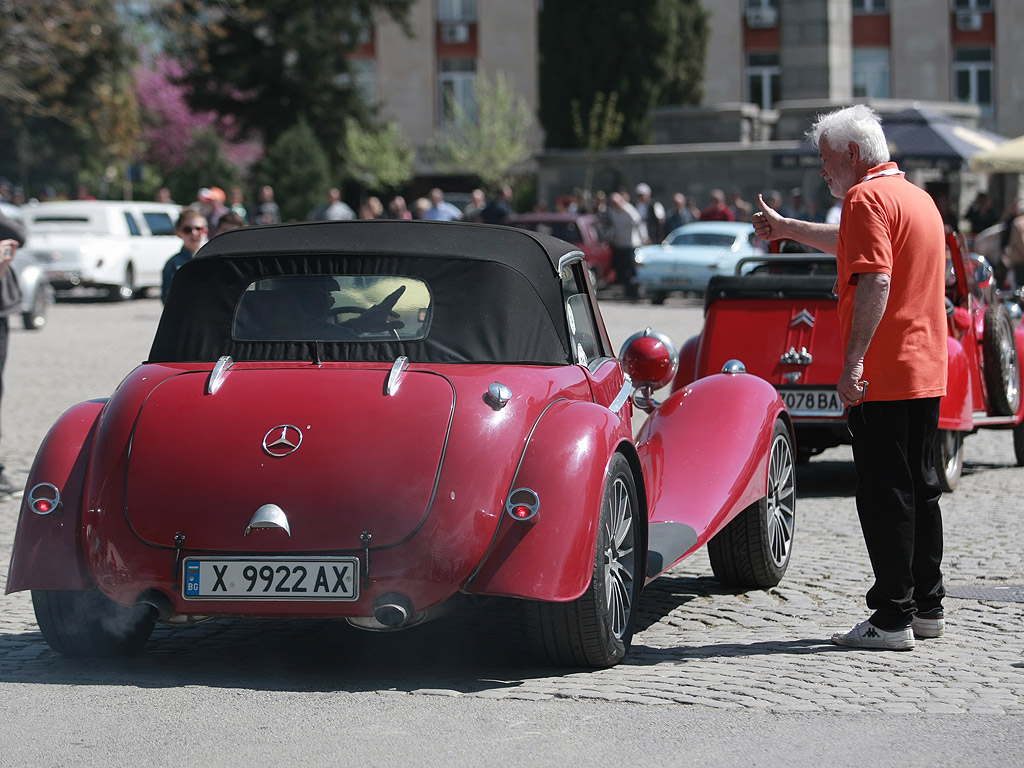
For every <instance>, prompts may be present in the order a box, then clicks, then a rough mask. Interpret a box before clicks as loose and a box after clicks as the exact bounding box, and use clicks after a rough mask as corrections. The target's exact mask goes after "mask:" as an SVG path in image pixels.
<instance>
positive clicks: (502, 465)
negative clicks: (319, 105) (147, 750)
mask: <svg viewBox="0 0 1024 768" xmlns="http://www.w3.org/2000/svg"><path fill="white" fill-rule="evenodd" d="M623 359H624V360H625V362H622V361H620V359H619V358H617V357H616V356H615V354H614V352H613V350H612V347H611V343H610V341H609V338H608V334H607V331H606V329H605V325H604V322H603V320H602V318H601V315H600V313H599V311H598V305H597V301H596V299H595V296H594V290H593V286H592V285H591V282H590V280H589V279H588V276H587V271H586V265H585V263H584V261H583V254H582V253H581V252H580V251H579V250H578V249H577V248H575V247H574V246H572V245H570V244H568V243H565V242H563V241H561V240H557V239H555V238H552V237H548V236H545V235H540V234H537V233H533V232H527V231H523V230H518V229H513V228H508V227H490V226H486V225H473V224H458V223H457V224H446V223H433V222H388V221H368V222H320V223H312V224H299V225H284V226H278V227H261V228H252V229H240V230H236V231H232V232H229V233H227V234H224V235H221V236H219V237H217V238H214V239H213V240H212V241H211V242H210V243H209V244H207V245H206V246H205V247H204V248H203V249H202V251H201V252H200V253H199V255H198V256H197V257H196V258H195V259H193V260H192V261H191V262H189V263H188V264H186V265H185V266H184V267H182V268H181V270H180V271H179V272H178V273H177V275H176V276H175V278H174V282H173V284H172V286H171V290H170V295H169V297H168V300H167V304H166V306H165V308H164V313H163V316H162V318H161V320H160V325H159V327H158V330H157V333H156V337H155V339H154V341H153V345H152V349H151V352H150V356H149V359H148V361H147V362H145V363H144V364H142V365H140V366H139V367H138V368H137V369H135V370H134V371H133V372H132V373H130V374H129V375H128V376H127V378H125V380H124V381H123V382H122V384H121V385H120V386H119V387H118V389H117V390H116V391H115V392H114V394H113V395H112V396H111V397H110V398H109V399H107V400H103V401H91V402H85V403H81V404H79V405H77V406H75V407H73V408H71V409H70V410H69V411H67V413H65V414H64V415H63V416H62V417H61V418H60V420H59V421H58V422H57V423H56V424H55V425H54V426H53V428H52V429H51V431H50V432H49V434H48V435H47V437H46V439H45V440H44V442H43V444H42V446H41V448H40V449H39V453H38V455H37V458H36V460H35V463H34V465H33V468H32V470H31V473H30V476H29V480H28V486H27V491H26V494H25V497H24V501H23V504H22V508H21V514H20V518H19V523H18V531H17V535H16V538H15V543H14V550H13V556H12V559H11V566H10V573H9V576H8V581H7V591H8V592H16V591H19V590H32V599H33V603H34V607H35V612H36V617H37V619H38V623H39V627H40V630H41V631H42V634H43V637H44V638H45V640H46V641H47V642H48V643H49V644H50V646H51V647H52V648H54V649H55V650H57V651H59V652H61V653H64V654H69V655H100V654H120V653H128V652H133V651H137V650H139V649H140V648H141V647H142V646H143V645H144V644H145V643H146V642H147V639H148V638H149V637H150V634H151V631H152V628H153V626H154V623H155V622H157V621H162V622H177V623H188V622H191V621H194V620H198V619H202V618H210V617H232V616H260V617H282V618H287V617H338V618H344V619H347V620H348V622H349V623H351V624H352V625H354V626H356V627H360V628H364V629H369V630H394V629H403V628H406V627H411V626H413V625H415V624H418V623H420V622H422V621H424V620H427V619H430V618H433V617H435V616H437V615H439V614H440V613H442V612H443V611H445V610H446V609H449V608H451V607H453V605H454V604H455V603H456V602H457V601H459V599H460V597H463V596H465V595H495V596H502V597H506V598H508V597H511V598H518V599H519V601H520V602H519V603H518V604H521V605H522V607H523V608H524V612H525V620H526V626H527V627H528V631H529V633H530V635H531V636H532V638H533V640H534V642H535V644H536V646H537V648H538V650H539V651H541V652H542V653H543V654H544V655H545V656H546V658H547V659H548V660H549V661H551V662H554V663H558V664H563V665H574V666H597V667H601V666H609V665H612V664H615V663H617V662H618V661H619V660H621V659H622V658H623V656H624V654H625V653H626V651H627V650H628V648H629V645H630V639H631V636H632V632H633V626H634V619H635V616H636V606H637V599H638V597H639V594H640V590H641V589H642V588H643V586H644V585H645V584H646V583H647V582H650V581H651V580H653V579H654V578H656V577H657V576H658V575H659V574H661V573H663V572H664V571H665V570H667V569H668V568H670V567H672V565H674V564H675V563H677V562H678V561H679V560H681V559H682V558H683V557H685V556H686V555H688V554H690V553H692V552H693V551H694V550H696V549H697V548H698V547H700V546H702V545H703V544H705V543H708V542H709V541H710V545H711V547H712V557H713V564H714V570H715V572H716V574H718V575H719V577H720V578H722V579H723V580H725V581H729V582H730V583H735V584H741V585H747V586H761V587H767V586H771V585H774V584H776V583H777V582H778V581H779V579H780V578H781V577H782V574H783V572H784V571H785V570H786V566H787V564H788V562H789V557H790V552H791V544H792V538H793V527H794V522H795V506H794V504H795V496H794V480H793V475H794V472H793V452H792V441H791V434H790V423H789V416H788V415H787V413H786V411H785V409H784V406H783V404H782V401H781V399H780V398H779V396H778V394H777V393H776V392H775V390H774V389H773V388H772V387H771V386H770V385H768V384H767V383H766V382H764V381H762V380H761V379H759V378H757V377H754V376H746V375H739V374H732V373H723V374H719V375H715V376H710V377H708V378H705V379H702V380H701V381H698V382H695V383H694V384H693V385H692V386H688V387H686V388H684V389H683V390H682V391H680V392H679V393H677V394H675V395H674V396H672V397H670V398H668V399H667V400H666V401H665V402H664V403H663V404H661V405H657V404H655V403H654V402H653V401H652V400H651V397H650V393H651V392H652V391H653V390H654V389H657V388H658V387H662V386H666V385H667V384H668V383H669V381H670V380H671V376H672V375H673V374H674V371H675V364H676V362H677V360H678V358H677V356H676V355H675V351H674V349H673V348H672V346H671V342H668V341H667V340H666V339H665V338H664V337H661V336H659V335H658V334H655V333H653V332H650V331H648V332H642V333H639V334H637V335H636V336H635V337H634V338H633V339H631V340H630V342H629V343H627V344H626V345H625V346H624V349H623ZM630 377H632V380H631V378H630ZM634 389H635V391H634ZM634 398H636V401H637V402H638V403H639V404H640V405H641V406H642V407H644V408H648V409H650V410H651V414H650V417H649V419H647V420H646V421H645V423H644V425H643V426H642V428H641V429H640V431H639V433H638V435H637V436H636V438H635V439H634V436H633V433H632V427H631V418H632V415H633V408H634ZM712 537H714V538H712Z"/></svg>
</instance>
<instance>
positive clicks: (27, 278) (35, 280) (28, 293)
mask: <svg viewBox="0 0 1024 768" xmlns="http://www.w3.org/2000/svg"><path fill="white" fill-rule="evenodd" d="M0 213H3V215H4V216H6V217H8V218H9V219H14V220H15V221H18V222H21V223H22V224H24V223H25V218H24V216H22V211H21V209H20V208H19V207H18V206H16V205H11V204H10V203H4V202H0ZM12 266H13V269H14V271H15V273H16V274H17V275H18V284H19V285H20V286H21V320H22V323H23V324H24V326H25V328H26V329H27V330H30V331H37V330H39V329H40V328H42V327H43V326H44V325H46V316H47V314H48V312H49V309H50V304H52V303H53V287H52V286H51V285H50V281H49V280H47V279H46V273H45V272H44V271H43V269H42V268H41V267H40V266H39V265H38V264H36V263H35V262H34V261H33V260H32V257H31V256H30V255H29V254H28V249H27V243H26V248H19V249H18V252H17V253H16V254H15V255H14V262H13V265H12Z"/></svg>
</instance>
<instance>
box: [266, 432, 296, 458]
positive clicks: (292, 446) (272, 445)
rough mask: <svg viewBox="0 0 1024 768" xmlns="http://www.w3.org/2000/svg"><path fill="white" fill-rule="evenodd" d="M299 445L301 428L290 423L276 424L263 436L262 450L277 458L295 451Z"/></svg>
mask: <svg viewBox="0 0 1024 768" xmlns="http://www.w3.org/2000/svg"><path fill="white" fill-rule="evenodd" d="M300 445H302V430H301V429H299V428H298V427H295V426H292V425H291V424H278V425H277V426H276V427H273V428H272V429H271V430H270V431H269V432H267V434H266V435H264V436H263V450H264V451H266V452H267V455H268V456H273V457H274V458H277V459H279V458H281V457H282V456H287V455H288V454H290V453H295V451H297V450H298V449H299V446H300Z"/></svg>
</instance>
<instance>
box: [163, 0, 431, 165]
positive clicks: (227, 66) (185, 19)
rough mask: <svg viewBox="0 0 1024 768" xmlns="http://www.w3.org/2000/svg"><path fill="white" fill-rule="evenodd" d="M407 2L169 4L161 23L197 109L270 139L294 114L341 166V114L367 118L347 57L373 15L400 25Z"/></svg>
mask: <svg viewBox="0 0 1024 768" xmlns="http://www.w3.org/2000/svg"><path fill="white" fill-rule="evenodd" d="M414 1H415V0H347V1H346V2H329V1H328V0H315V1H311V0H175V1H174V2H172V3H169V4H168V5H167V7H166V8H165V9H164V20H165V24H166V27H167V29H168V30H170V32H169V34H170V35H171V37H172V39H173V43H172V44H170V45H168V50H173V51H175V53H176V55H178V57H179V59H180V61H181V62H182V64H183V65H184V66H185V67H186V68H187V74H186V76H185V78H184V82H185V84H187V85H188V86H189V87H190V89H191V95H190V102H191V104H192V106H193V108H195V109H197V110H215V111H216V112H218V113H219V114H221V115H231V116H233V117H234V118H235V119H236V121H237V125H238V127H239V129H240V131H241V132H242V134H243V135H258V136H260V137H261V138H262V139H263V140H264V141H265V142H266V144H268V145H270V144H273V143H274V142H276V141H277V139H278V138H279V137H280V136H281V135H282V134H283V133H284V132H285V131H287V130H288V129H289V128H290V127H291V126H292V125H294V123H295V121H296V119H297V118H299V117H304V118H305V119H306V121H307V122H308V124H309V125H310V126H312V128H313V130H314V132H315V133H316V135H317V138H318V139H319V142H320V144H321V146H322V147H324V148H325V149H326V150H327V152H328V153H329V155H330V158H331V162H332V165H333V167H334V169H335V171H336V172H339V171H340V170H341V167H340V166H341V158H340V156H339V151H340V149H341V148H342V147H343V146H344V131H345V119H346V118H347V117H350V116H353V117H356V118H358V119H359V120H360V122H361V123H363V124H367V123H368V120H369V117H370V112H371V105H368V104H367V103H366V101H365V100H364V98H363V97H362V94H361V92H360V90H359V87H358V84H357V82H356V77H355V74H354V72H353V69H352V63H351V57H350V54H351V53H352V52H353V51H355V50H356V49H358V48H359V47H360V46H361V45H363V44H364V41H365V40H366V39H367V33H368V31H369V30H370V25H371V20H372V19H373V17H374V15H375V14H376V13H387V14H389V15H390V16H391V17H392V18H393V19H395V20H396V21H398V22H399V23H401V24H403V26H405V29H406V31H407V32H408V33H409V34H411V30H410V28H409V27H408V24H407V19H406V16H407V12H408V8H409V6H410V5H411V4H412V3H413V2H414Z"/></svg>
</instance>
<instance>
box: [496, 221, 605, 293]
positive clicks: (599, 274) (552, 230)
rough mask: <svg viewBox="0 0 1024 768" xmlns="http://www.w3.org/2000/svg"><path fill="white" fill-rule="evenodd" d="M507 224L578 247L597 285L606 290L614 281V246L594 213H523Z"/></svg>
mask: <svg viewBox="0 0 1024 768" xmlns="http://www.w3.org/2000/svg"><path fill="white" fill-rule="evenodd" d="M508 223H509V225H510V226H513V227H519V228H520V229H529V230H532V231H533V232H541V233H543V234H545V235H553V236H555V237H557V238H558V239H559V240H565V241H566V242H569V243H572V244H573V245H577V246H579V248H580V250H581V251H583V257H584V259H585V260H586V262H587V267H588V268H589V270H590V276H591V279H592V280H593V282H594V286H595V287H597V288H604V287H605V286H607V285H608V284H610V283H612V282H614V280H615V270H614V269H613V268H612V247H611V244H609V242H608V239H607V238H606V237H605V235H604V232H603V230H602V228H601V221H600V220H599V219H598V218H597V216H595V215H593V214H591V213H522V214H518V215H515V216H513V217H512V218H511V219H510V220H509V222H508Z"/></svg>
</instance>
